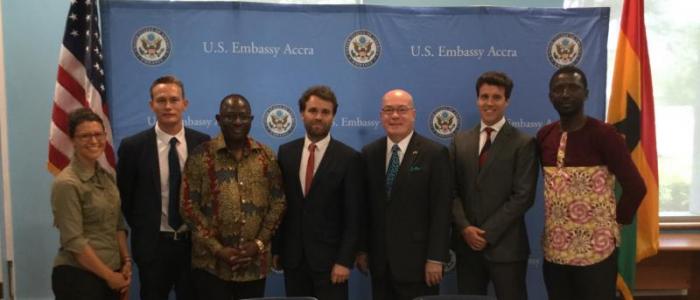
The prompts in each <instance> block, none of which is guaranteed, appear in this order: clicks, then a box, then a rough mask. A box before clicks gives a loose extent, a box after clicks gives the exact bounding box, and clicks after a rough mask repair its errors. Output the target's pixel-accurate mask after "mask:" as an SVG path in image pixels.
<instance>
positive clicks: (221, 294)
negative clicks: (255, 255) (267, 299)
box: [192, 269, 265, 300]
mask: <svg viewBox="0 0 700 300" xmlns="http://www.w3.org/2000/svg"><path fill="white" fill-rule="evenodd" d="M192 277H193V278H194V284H195V290H196V293H197V299H200V300H240V299H247V298H259V297H263V296H264V295H265V278H263V279H258V280H253V281H245V282H236V281H226V280H222V279H220V278H219V277H216V275H214V274H211V273H209V272H207V271H204V270H202V269H194V270H192Z"/></svg>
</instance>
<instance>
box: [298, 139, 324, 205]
mask: <svg viewBox="0 0 700 300" xmlns="http://www.w3.org/2000/svg"><path fill="white" fill-rule="evenodd" d="M330 142H331V135H330V134H329V135H326V137H324V138H322V139H321V140H320V141H318V142H316V150H315V151H314V174H316V171H317V170H318V166H319V165H320V164H321V160H322V159H323V155H324V154H326V149H328V143H330ZM312 143H313V142H312V141H311V140H310V139H309V136H308V135H307V136H306V137H304V148H303V149H302V151H301V162H299V183H300V184H301V192H302V193H305V192H306V191H304V184H305V183H306V165H307V164H308V161H309V145H311V144H312ZM304 196H306V195H304Z"/></svg>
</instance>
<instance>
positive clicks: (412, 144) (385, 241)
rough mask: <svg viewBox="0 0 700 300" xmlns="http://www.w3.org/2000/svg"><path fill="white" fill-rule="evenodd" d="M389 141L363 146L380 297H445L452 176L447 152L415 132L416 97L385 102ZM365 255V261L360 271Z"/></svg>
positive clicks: (392, 95)
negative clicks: (442, 283) (443, 284)
mask: <svg viewBox="0 0 700 300" xmlns="http://www.w3.org/2000/svg"><path fill="white" fill-rule="evenodd" d="M380 115H381V119H382V125H383V126H384V129H385V130H386V137H382V138H380V139H378V140H376V141H374V142H372V143H370V144H369V145H367V146H365V147H364V148H363V149H362V155H363V158H364V160H365V164H366V167H365V168H366V180H367V184H368V185H367V190H368V197H367V198H368V206H369V218H368V219H369V220H368V221H369V230H368V231H367V233H368V241H367V244H366V247H367V249H366V250H367V251H368V256H369V266H370V269H371V271H372V295H373V297H372V298H373V299H374V300H384V299H399V300H412V299H414V298H416V297H418V296H422V295H434V294H437V293H438V292H439V290H438V287H439V283H440V281H441V280H442V271H443V263H444V262H445V261H446V260H447V252H448V246H449V218H450V203H451V201H452V198H451V190H452V178H451V176H450V175H451V174H450V172H449V170H450V165H449V156H448V153H447V148H445V147H444V146H442V145H440V144H438V143H436V142H433V141H431V140H430V139H427V138H425V137H422V136H421V135H419V134H418V133H416V132H415V131H414V124H415V120H416V110H415V107H414V106H413V97H412V96H411V94H409V93H408V92H406V91H404V90H392V91H389V92H387V93H386V94H385V95H384V97H383V98H382V110H381V113H380ZM365 258H366V256H365V255H360V256H359V257H358V266H359V267H360V270H363V269H366V263H365V262H366V259H365Z"/></svg>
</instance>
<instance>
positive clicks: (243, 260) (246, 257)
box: [216, 241, 260, 271]
mask: <svg viewBox="0 0 700 300" xmlns="http://www.w3.org/2000/svg"><path fill="white" fill-rule="evenodd" d="M259 252H260V250H259V248H258V245H257V244H256V243H255V242H254V241H248V242H244V243H242V244H240V245H239V246H238V247H223V248H221V249H219V251H217V252H216V257H217V258H218V259H220V260H221V261H223V262H225V263H226V264H228V265H229V266H230V267H231V271H235V270H237V269H238V268H240V267H242V266H244V265H246V264H248V263H250V262H251V261H253V257H255V256H256V255H258V254H259Z"/></svg>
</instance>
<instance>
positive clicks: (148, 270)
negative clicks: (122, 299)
mask: <svg viewBox="0 0 700 300" xmlns="http://www.w3.org/2000/svg"><path fill="white" fill-rule="evenodd" d="M191 259H192V244H191V243H190V241H189V239H186V240H173V239H172V237H168V236H167V235H164V234H162V235H161V237H160V238H159V239H158V246H157V251H156V256H155V258H154V259H153V260H152V261H148V262H140V263H139V264H138V267H139V281H140V283H141V292H140V294H141V299H142V300H167V299H168V295H169V294H170V290H171V289H174V290H175V295H176V299H177V300H192V299H194V288H193V287H192V279H191V273H192V271H191V268H192V266H191V263H190V261H191Z"/></svg>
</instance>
